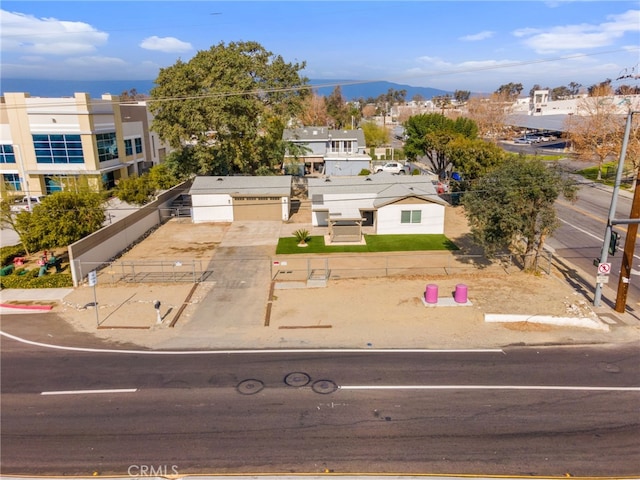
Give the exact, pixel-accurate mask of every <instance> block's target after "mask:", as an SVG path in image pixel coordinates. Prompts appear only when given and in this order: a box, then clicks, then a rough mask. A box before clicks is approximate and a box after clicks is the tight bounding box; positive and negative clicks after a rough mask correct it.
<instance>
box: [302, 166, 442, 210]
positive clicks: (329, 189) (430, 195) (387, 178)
mask: <svg viewBox="0 0 640 480" xmlns="http://www.w3.org/2000/svg"><path fill="white" fill-rule="evenodd" d="M308 182H309V183H308V186H309V197H310V198H311V200H312V204H313V206H314V207H316V208H317V207H322V206H323V205H324V195H326V194H333V195H336V194H345V195H347V194H360V195H366V194H371V195H370V197H369V198H368V200H369V201H370V203H371V205H370V206H371V207H372V208H379V207H382V206H384V205H386V204H389V203H393V202H396V201H398V200H400V199H402V198H407V197H418V198H421V199H423V200H425V201H428V202H433V203H438V204H440V205H448V203H447V202H446V201H445V200H443V199H442V198H440V197H439V196H438V194H437V192H436V188H435V186H434V184H433V182H432V179H431V177H430V176H427V175H416V176H411V175H410V176H401V175H391V174H388V173H384V172H383V173H376V174H375V175H369V176H357V177H331V178H326V179H322V178H309V179H308Z"/></svg>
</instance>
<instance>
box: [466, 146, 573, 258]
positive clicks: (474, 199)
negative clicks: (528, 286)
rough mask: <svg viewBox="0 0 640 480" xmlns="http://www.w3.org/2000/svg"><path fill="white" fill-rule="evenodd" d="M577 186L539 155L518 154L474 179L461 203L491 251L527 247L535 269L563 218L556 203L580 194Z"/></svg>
mask: <svg viewBox="0 0 640 480" xmlns="http://www.w3.org/2000/svg"><path fill="white" fill-rule="evenodd" d="M576 192H577V187H576V186H575V185H574V184H572V183H571V182H570V181H569V180H567V179H565V178H564V177H563V176H562V175H561V173H560V172H559V171H558V170H555V169H550V168H548V167H547V166H545V164H544V163H543V162H541V161H540V160H537V159H533V160H530V159H525V158H524V157H514V158H512V159H511V160H509V161H507V162H503V163H501V164H500V165H499V166H498V167H497V168H496V169H494V170H491V171H490V172H488V173H487V174H486V175H483V176H482V177H480V178H479V179H478V180H477V181H476V182H474V185H473V188H472V189H471V190H469V191H467V193H466V194H465V195H464V197H463V198H462V204H463V205H464V208H465V214H466V216H467V218H468V220H469V226H470V229H471V234H472V235H473V237H474V239H475V240H476V241H477V242H478V243H479V244H480V245H482V246H483V247H484V248H485V250H486V252H487V254H488V255H489V256H492V255H494V254H495V253H496V252H499V251H503V250H506V251H512V252H518V251H522V249H520V248H519V247H518V245H519V243H520V241H521V240H524V244H525V247H524V249H523V253H524V269H525V271H534V270H535V267H536V265H537V260H538V258H539V256H540V254H541V252H542V249H543V247H544V243H545V241H546V238H547V237H548V236H549V235H550V234H552V233H553V231H554V230H555V229H556V228H557V226H558V224H559V222H558V220H557V216H556V212H555V208H554V202H555V201H556V199H557V198H558V197H559V196H560V194H562V195H563V196H564V197H565V198H567V199H569V200H574V199H575V198H576Z"/></svg>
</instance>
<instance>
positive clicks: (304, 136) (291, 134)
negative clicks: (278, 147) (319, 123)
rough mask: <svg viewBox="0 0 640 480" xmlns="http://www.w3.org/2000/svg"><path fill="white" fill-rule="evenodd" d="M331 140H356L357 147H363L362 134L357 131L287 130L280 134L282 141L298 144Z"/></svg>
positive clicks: (304, 128)
mask: <svg viewBox="0 0 640 480" xmlns="http://www.w3.org/2000/svg"><path fill="white" fill-rule="evenodd" d="M330 138H331V139H332V140H357V141H358V145H359V146H361V147H363V146H364V145H365V141H364V132H363V131H362V130H360V129H358V130H333V129H331V128H329V127H302V128H287V129H285V130H284V132H283V133H282V139H283V140H286V141H291V142H293V141H298V142H320V141H325V142H326V141H328V140H329V139H330Z"/></svg>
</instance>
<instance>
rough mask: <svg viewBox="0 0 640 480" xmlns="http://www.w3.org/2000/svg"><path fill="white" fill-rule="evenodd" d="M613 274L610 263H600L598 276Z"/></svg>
mask: <svg viewBox="0 0 640 480" xmlns="http://www.w3.org/2000/svg"><path fill="white" fill-rule="evenodd" d="M610 273H611V264H610V263H599V264H598V275H609V274H610Z"/></svg>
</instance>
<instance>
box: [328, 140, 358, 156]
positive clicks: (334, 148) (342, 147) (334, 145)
mask: <svg viewBox="0 0 640 480" xmlns="http://www.w3.org/2000/svg"><path fill="white" fill-rule="evenodd" d="M355 143H356V142H354V141H353V140H331V153H340V152H345V153H353V148H354V145H355Z"/></svg>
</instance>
